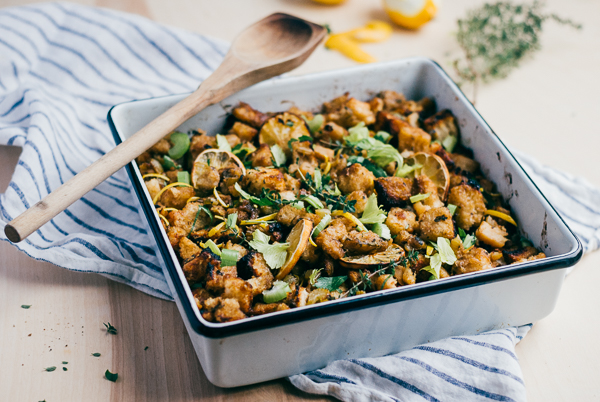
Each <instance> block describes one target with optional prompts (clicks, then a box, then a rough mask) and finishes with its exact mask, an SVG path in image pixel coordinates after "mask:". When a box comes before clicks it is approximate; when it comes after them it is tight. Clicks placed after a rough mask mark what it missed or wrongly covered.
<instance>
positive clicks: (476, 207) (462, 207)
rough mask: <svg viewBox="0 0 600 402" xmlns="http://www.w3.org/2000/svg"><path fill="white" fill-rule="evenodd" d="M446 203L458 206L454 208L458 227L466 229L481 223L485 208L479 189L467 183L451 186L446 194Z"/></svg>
mask: <svg viewBox="0 0 600 402" xmlns="http://www.w3.org/2000/svg"><path fill="white" fill-rule="evenodd" d="M448 203H449V204H454V205H456V206H457V207H458V208H457V209H456V223H457V224H458V226H459V227H460V228H462V229H464V230H467V231H468V230H470V229H471V228H472V227H473V226H477V225H479V223H481V221H482V220H483V214H484V213H485V211H486V209H487V208H486V206H485V201H484V198H483V194H481V191H479V190H477V189H475V188H473V187H471V186H469V185H467V184H461V185H459V186H456V187H453V188H452V190H450V195H449V196H448Z"/></svg>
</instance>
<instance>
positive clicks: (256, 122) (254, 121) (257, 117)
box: [232, 102, 269, 129]
mask: <svg viewBox="0 0 600 402" xmlns="http://www.w3.org/2000/svg"><path fill="white" fill-rule="evenodd" d="M232 114H233V117H235V118H236V119H237V120H239V121H241V122H242V123H245V124H247V125H249V126H250V127H252V128H255V129H259V128H260V127H261V126H262V125H263V124H264V122H265V121H267V120H268V118H269V116H267V115H266V114H264V113H261V112H259V111H258V110H254V109H252V108H251V107H250V105H248V104H246V103H244V102H240V105H239V106H238V107H236V108H234V109H233V111H232Z"/></svg>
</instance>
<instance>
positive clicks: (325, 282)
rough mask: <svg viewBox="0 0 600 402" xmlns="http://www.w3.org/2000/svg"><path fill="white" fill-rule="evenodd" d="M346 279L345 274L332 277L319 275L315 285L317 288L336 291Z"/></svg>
mask: <svg viewBox="0 0 600 402" xmlns="http://www.w3.org/2000/svg"><path fill="white" fill-rule="evenodd" d="M346 279H348V277H347V276H333V277H321V278H319V279H317V281H316V282H315V285H314V286H315V287H316V288H319V289H327V290H329V291H332V292H333V291H336V290H338V289H339V288H340V286H342V284H343V283H344V282H346Z"/></svg>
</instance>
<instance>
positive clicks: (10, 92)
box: [0, 3, 600, 401]
mask: <svg viewBox="0 0 600 402" xmlns="http://www.w3.org/2000/svg"><path fill="white" fill-rule="evenodd" d="M226 49H227V45H226V44H225V43H224V42H222V41H218V40H215V39H212V38H208V37H206V36H201V35H197V34H193V33H189V32H183V31H181V30H177V29H173V28H169V27H164V26H162V25H159V24H156V23H154V22H151V21H148V20H146V19H144V18H140V17H137V16H134V15H128V14H123V13H119V12H114V11H109V10H103V9H98V8H89V7H82V6H76V5H72V4H68V3H58V4H48V3H46V4H42V5H34V6H27V7H18V8H5V9H0V144H2V145H16V146H20V147H22V148H23V151H22V154H21V156H20V158H19V162H18V165H17V167H16V170H15V173H14V175H13V177H12V180H11V182H10V184H9V187H8V189H7V191H6V192H5V193H4V194H0V240H4V241H6V240H7V239H6V238H5V237H4V230H3V229H4V226H5V225H6V222H8V221H10V220H11V219H13V218H14V217H16V216H17V215H19V214H20V213H21V212H23V211H24V210H25V209H26V208H28V207H29V206H30V205H32V204H34V203H36V202H37V201H39V200H40V199H41V198H43V197H44V196H45V195H47V194H48V193H49V192H50V191H52V190H53V189H55V188H57V187H58V186H60V185H61V184H62V183H64V182H65V181H66V180H68V179H69V178H71V177H72V176H73V175H75V174H76V173H77V172H79V171H81V170H82V169H83V168H84V167H86V166H88V165H89V164H90V163H92V162H93V161H94V160H96V159H97V158H98V157H99V156H101V155H102V154H104V153H105V152H107V151H108V150H110V149H111V148H112V147H114V141H113V139H112V135H111V133H110V129H109V127H108V123H107V121H106V116H107V112H108V110H109V108H110V107H111V106H112V105H114V104H117V103H121V102H125V101H128V100H132V99H140V98H148V97H154V96H160V95H166V94H173V93H183V92H188V91H191V90H193V89H194V88H196V87H197V85H198V83H199V82H200V81H201V80H202V79H204V78H206V77H207V76H208V75H209V74H210V72H211V71H213V70H214V69H215V68H216V67H217V65H218V64H219V63H220V61H221V60H222V58H223V56H224V54H225V51H226ZM518 157H519V159H520V160H521V162H522V163H523V165H524V166H525V168H526V169H527V170H528V173H529V174H530V175H531V177H532V178H533V179H534V180H535V181H536V183H537V184H538V185H539V186H540V187H541V189H542V191H543V192H544V193H545V194H546V196H547V197H548V198H549V199H550V201H551V202H552V203H553V205H555V206H556V207H557V209H558V210H559V212H560V213H561V214H562V216H563V217H564V218H565V219H566V221H567V223H568V224H569V225H570V226H571V228H572V229H573V230H574V231H575V232H576V233H577V235H578V236H579V238H580V239H581V241H582V243H583V244H584V247H585V249H586V251H591V250H594V249H596V248H597V247H598V240H599V233H598V229H599V228H600V207H598V205H600V191H598V190H596V189H595V188H593V187H592V186H591V185H589V184H588V183H587V182H585V181H584V180H582V179H576V178H573V177H571V176H569V175H566V174H564V173H560V172H557V171H555V170H553V169H550V168H547V167H544V166H541V165H540V164H538V163H537V162H536V161H534V160H532V159H530V158H528V157H526V156H524V155H520V154H519V155H518ZM0 168H2V169H6V168H7V167H5V166H1V165H0ZM138 208H139V205H138V202H137V200H136V199H135V195H134V194H133V190H132V187H131V186H130V184H129V180H128V178H127V175H126V172H125V171H124V170H120V171H119V172H118V173H116V174H115V175H113V176H112V177H111V178H110V179H109V180H107V181H106V182H104V183H102V184H101V185H99V186H98V187H97V188H96V189H95V190H93V191H92V192H90V193H88V194H87V195H86V196H85V197H83V198H82V199H81V200H80V201H78V202H76V203H74V204H73V205H72V206H70V207H69V208H68V209H67V210H66V211H65V213H64V214H60V215H58V216H57V217H55V218H54V219H52V221H51V222H50V223H49V224H47V225H45V226H43V227H42V228H41V229H39V230H38V231H36V232H35V233H34V234H32V235H31V236H30V237H29V238H28V239H26V240H25V241H23V242H21V243H19V244H17V245H15V246H16V247H18V248H19V249H20V250H22V251H23V252H25V253H27V254H28V255H29V256H31V257H33V258H35V259H38V260H44V261H49V262H51V263H53V264H56V265H58V266H61V267H64V268H67V269H70V270H74V271H80V272H95V273H99V274H102V275H105V276H107V277H109V278H111V279H114V280H117V281H120V282H123V283H126V284H128V285H130V286H132V287H134V288H136V289H139V290H141V291H143V292H146V293H148V294H151V295H153V296H157V297H160V298H164V299H171V293H170V291H169V288H168V286H167V284H166V281H165V279H164V277H163V274H162V270H161V262H160V260H159V258H158V256H157V254H156V251H155V249H156V245H155V244H154V240H153V238H152V236H151V235H150V234H149V233H147V232H146V230H145V225H144V224H143V222H142V221H141V218H140V216H139V215H138V213H137V211H138ZM528 329H529V326H524V327H520V328H518V329H515V328H511V329H505V330H501V331H494V332H492V333H485V334H480V335H477V336H465V337H456V338H450V339H446V340H442V341H439V342H435V343H430V344H427V345H426V346H420V347H417V348H414V349H412V350H410V351H407V352H404V353H401V354H398V355H394V356H388V357H383V358H377V359H360V360H348V361H340V362H335V363H332V364H330V365H329V366H328V367H326V368H324V369H322V370H316V371H313V372H310V373H306V374H304V375H298V376H294V377H291V379H290V380H291V381H292V383H293V384H294V385H296V386H297V387H299V388H301V389H303V390H305V391H307V392H312V393H319V394H329V395H332V396H335V397H338V398H340V399H343V400H356V401H363V400H364V401H366V400H413V399H415V400H421V399H426V400H475V399H477V398H480V399H498V400H523V399H524V398H525V391H524V386H523V380H522V375H521V371H520V368H519V365H518V362H517V359H516V356H515V353H514V345H515V343H516V342H518V340H519V339H521V338H522V337H523V335H524V334H525V333H526V332H527V331H528Z"/></svg>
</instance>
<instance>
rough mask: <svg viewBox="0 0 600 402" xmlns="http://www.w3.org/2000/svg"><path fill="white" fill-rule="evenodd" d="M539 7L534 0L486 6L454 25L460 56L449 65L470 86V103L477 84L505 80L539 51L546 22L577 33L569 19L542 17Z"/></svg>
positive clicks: (471, 11)
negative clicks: (550, 21) (564, 26)
mask: <svg viewBox="0 0 600 402" xmlns="http://www.w3.org/2000/svg"><path fill="white" fill-rule="evenodd" d="M543 7H544V4H543V3H542V2H539V1H537V0H536V1H534V2H533V4H526V3H523V4H513V3H510V2H506V1H501V2H497V3H488V4H484V5H483V6H482V7H479V8H475V9H472V10H470V11H469V12H468V14H467V16H466V18H465V19H459V20H458V21H457V23H458V32H457V34H456V39H457V41H458V44H459V46H460V48H461V50H462V52H463V55H462V57H460V58H457V59H455V60H453V62H452V63H453V66H454V70H455V72H456V74H457V75H458V77H459V78H460V80H461V81H462V82H461V83H465V82H468V83H471V84H472V85H473V97H472V101H473V103H475V102H476V100H477V92H478V88H479V85H480V83H481V82H489V81H492V80H494V79H501V78H505V77H506V76H508V74H510V73H511V72H512V71H513V70H514V69H515V68H517V67H518V66H519V64H520V62H521V61H522V60H523V59H524V58H525V57H527V56H529V55H531V54H533V53H535V52H536V51H537V50H539V49H540V48H541V45H540V34H541V32H542V27H543V25H544V23H545V22H546V21H548V20H553V21H555V22H558V23H559V24H562V25H568V26H571V27H573V28H575V29H581V25H580V24H578V23H575V22H573V21H571V20H570V19H564V18H561V17H559V16H558V15H556V14H545V13H543V10H542V9H543Z"/></svg>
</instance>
